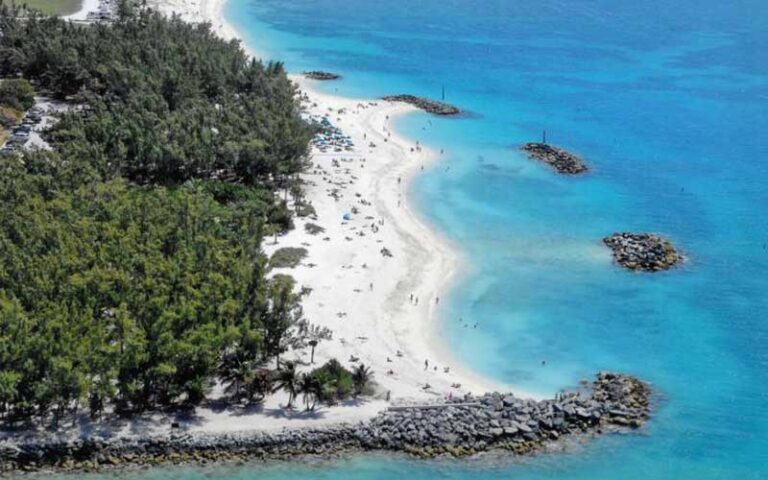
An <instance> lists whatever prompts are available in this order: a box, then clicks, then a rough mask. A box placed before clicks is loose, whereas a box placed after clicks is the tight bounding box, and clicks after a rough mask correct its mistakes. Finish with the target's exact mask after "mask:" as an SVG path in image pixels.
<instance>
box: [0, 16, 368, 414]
mask: <svg viewBox="0 0 768 480" xmlns="http://www.w3.org/2000/svg"><path fill="white" fill-rule="evenodd" d="M119 11H120V15H119V17H118V18H117V19H116V21H115V22H113V23H112V24H109V25H106V24H99V25H93V26H87V25H74V24H70V23H68V22H66V21H63V20H61V19H58V18H50V17H45V16H42V15H40V14H35V13H32V14H30V15H26V16H25V18H23V19H19V15H18V13H19V9H18V8H17V7H13V6H9V5H8V4H7V3H2V2H0V31H2V32H3V35H2V36H1V37H0V76H2V77H3V78H5V80H4V81H3V82H2V84H0V98H2V99H3V101H8V102H10V101H11V100H15V101H18V102H19V105H20V106H21V107H22V108H28V106H29V105H30V101H29V94H30V91H31V89H34V90H35V91H36V93H37V94H39V95H44V96H47V97H50V98H55V99H58V100H61V101H64V102H66V103H68V104H70V105H71V107H72V108H70V109H68V110H67V111H66V112H64V113H61V114H59V115H58V118H57V121H56V122H55V123H54V125H53V126H52V127H50V128H49V129H48V130H47V131H46V132H44V138H45V140H46V141H47V142H48V144H49V145H50V146H51V147H52V150H50V151H39V150H26V151H20V152H18V154H16V153H15V154H13V155H2V156H0V201H1V202H2V204H3V215H2V217H0V258H1V259H2V261H1V262H0V416H3V417H5V418H6V419H8V420H14V419H25V420H29V419H30V418H32V417H33V416H37V417H38V418H40V419H42V420H47V419H52V420H53V421H54V422H57V421H58V420H59V419H60V418H61V417H63V416H64V415H66V414H76V413H77V412H78V411H79V410H80V409H83V408H85V409H87V410H88V411H89V412H90V414H91V415H93V416H98V415H101V414H102V413H103V412H106V411H116V412H119V413H130V412H135V411H142V410H148V409H156V408H165V407H174V406H179V405H188V406H193V405H198V404H200V403H201V402H203V401H204V400H205V399H206V397H207V395H209V392H210V391H211V389H212V387H213V386H214V385H215V383H216V382H221V383H223V384H224V385H225V388H226V391H227V393H228V394H229V395H230V397H231V398H232V399H233V400H236V401H259V400H261V399H263V398H264V397H265V396H267V395H269V394H270V393H272V392H273V391H274V388H275V386H277V385H280V386H282V387H283V388H285V389H286V390H287V391H289V393H291V392H293V393H292V394H291V396H292V397H295V394H296V393H298V392H299V390H298V386H297V385H298V383H297V384H296V385H292V384H290V383H286V381H285V380H286V378H285V377H286V375H288V374H287V373H286V371H287V370H288V369H291V368H294V366H295V365H294V364H293V363H288V362H283V365H281V364H280V356H281V355H282V354H284V353H285V352H286V351H288V350H290V349H292V348H304V347H307V346H310V345H311V346H312V348H313V350H314V347H316V346H317V344H318V342H320V341H321V340H324V339H328V338H330V332H325V331H323V330H322V329H318V328H317V327H312V326H311V325H309V324H308V322H307V321H306V319H304V317H303V312H302V309H301V303H300V302H301V298H302V296H303V295H304V294H305V293H306V292H304V291H299V292H296V285H295V282H294V281H293V279H292V278H291V277H289V276H286V275H275V276H272V277H268V276H267V273H268V270H269V263H270V261H269V259H268V258H267V256H266V255H265V254H264V253H263V251H262V249H261V242H262V239H263V238H264V237H266V236H268V235H278V234H280V233H282V232H285V231H286V230H288V229H290V228H292V226H293V222H292V215H293V214H294V213H293V212H292V211H291V210H290V209H289V208H288V204H287V201H286V198H287V194H288V193H291V194H292V195H299V196H300V193H296V192H297V191H298V192H300V188H298V186H297V184H296V178H297V177H298V173H300V172H301V171H302V170H303V169H304V168H305V165H306V155H307V152H308V144H309V140H310V138H311V136H312V129H311V127H310V126H309V125H308V124H307V123H305V122H304V121H303V120H302V119H301V117H300V115H299V108H298V103H297V100H296V99H295V94H296V90H295V87H294V85H293V84H292V83H291V82H290V81H289V80H288V78H287V76H286V74H285V71H284V69H283V66H282V65H281V64H279V63H270V64H262V63H261V62H259V61H255V60H252V59H249V58H248V57H247V56H246V55H245V53H244V52H243V50H242V49H241V48H240V46H239V44H238V43H237V42H226V41H223V40H221V39H218V38H217V37H216V36H215V35H214V34H213V33H212V32H211V30H210V27H209V26H208V25H191V24H187V23H184V22H182V21H181V20H180V19H178V18H170V19H168V18H164V17H162V16H160V15H159V14H156V13H153V12H151V11H148V10H137V9H133V8H130V5H129V4H127V3H123V4H122V6H121V8H120V9H119ZM30 87H31V88H30ZM6 99H10V100H6ZM292 258H293V257H292ZM273 366H277V368H278V371H273V368H274V367H273ZM323 368H325V367H323ZM342 370H343V369H342ZM344 371H346V370H344ZM339 372H341V371H336V373H334V374H330V373H329V374H328V375H325V374H323V375H325V376H322V378H321V376H320V374H319V373H318V374H317V375H315V373H314V372H312V373H310V375H314V377H316V378H318V379H319V380H322V381H321V382H320V385H321V387H322V389H326V388H331V387H328V385H335V387H333V388H336V389H337V390H336V391H337V395H335V396H328V395H325V394H324V393H322V392H325V390H322V391H320V392H321V393H322V394H320V395H316V398H317V399H318V400H323V401H325V400H329V399H338V398H341V397H339V395H338V388H340V387H339V385H340V384H341V383H344V382H342V380H343V378H345V377H344V375H343V372H342V373H339ZM349 375H350V376H351V375H352V373H349ZM334 382H335V383H334ZM351 382H352V385H353V387H350V389H351V390H350V391H357V390H359V388H357V387H354V385H355V383H354V380H351ZM344 385H346V383H344ZM294 387H295V388H296V389H297V390H296V391H293V388H294ZM302 392H303V390H302ZM312 395H315V394H314V393H313V394H312ZM308 398H309V397H308ZM291 400H293V398H292V399H291Z"/></svg>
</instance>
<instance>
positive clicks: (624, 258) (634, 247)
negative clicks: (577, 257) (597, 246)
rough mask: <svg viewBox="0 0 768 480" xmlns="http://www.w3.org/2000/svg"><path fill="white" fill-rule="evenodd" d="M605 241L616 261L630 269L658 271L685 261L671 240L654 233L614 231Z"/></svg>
mask: <svg viewBox="0 0 768 480" xmlns="http://www.w3.org/2000/svg"><path fill="white" fill-rule="evenodd" d="M603 243H605V244H606V245H607V246H608V247H609V248H610V249H611V250H613V259H614V260H615V261H616V263H618V264H619V265H621V266H623V267H625V268H628V269H630V270H642V271H646V272H656V271H659V270H667V269H669V268H672V267H673V266H675V265H676V264H678V263H680V262H682V261H683V256H682V255H680V253H678V251H677V250H675V247H674V246H672V243H671V242H670V241H669V240H667V239H665V238H663V237H660V236H659V235H655V234H653V233H628V232H623V233H614V234H613V235H610V236H608V237H605V238H604V239H603Z"/></svg>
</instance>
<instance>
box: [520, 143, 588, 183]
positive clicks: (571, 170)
mask: <svg viewBox="0 0 768 480" xmlns="http://www.w3.org/2000/svg"><path fill="white" fill-rule="evenodd" d="M520 149H521V150H523V151H524V152H527V153H528V156H529V157H530V158H534V159H536V160H539V161H542V162H544V163H546V164H547V165H550V166H552V167H554V169H555V170H557V172H558V173H562V174H566V175H577V174H580V173H584V172H586V171H587V166H586V165H585V164H584V162H583V161H582V160H581V158H579V157H577V156H576V155H574V154H573V153H571V152H568V151H565V150H563V149H561V148H557V147H553V146H551V145H548V144H546V143H526V144H525V145H523V146H522V147H520Z"/></svg>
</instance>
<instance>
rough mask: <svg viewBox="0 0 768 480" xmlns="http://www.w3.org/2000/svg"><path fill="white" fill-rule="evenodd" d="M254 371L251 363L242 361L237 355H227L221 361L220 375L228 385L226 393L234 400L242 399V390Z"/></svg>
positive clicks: (225, 388) (225, 389)
mask: <svg viewBox="0 0 768 480" xmlns="http://www.w3.org/2000/svg"><path fill="white" fill-rule="evenodd" d="M252 369H253V368H252V365H251V363H250V362H244V361H242V360H241V359H240V358H239V356H238V355H237V354H236V353H230V354H226V355H224V357H223V358H222V359H221V364H220V365H219V374H220V376H221V380H222V381H223V382H224V383H225V384H226V387H224V392H225V393H226V394H227V395H229V396H230V397H232V399H233V400H235V401H237V400H239V399H240V395H241V389H242V388H243V386H245V384H246V383H247V379H248V376H249V375H250V374H251V371H252Z"/></svg>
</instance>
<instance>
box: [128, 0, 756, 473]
mask: <svg viewBox="0 0 768 480" xmlns="http://www.w3.org/2000/svg"><path fill="white" fill-rule="evenodd" d="M669 3H670V2H667V1H657V0H651V1H639V2H614V1H608V0H605V1H597V0H579V1H563V0H560V1H555V0H536V1H534V0H517V1H514V2H512V1H501V0H497V1H493V0H466V1H458V0H452V1H444V0H420V1H417V2H413V1H406V0H382V1H379V2H368V1H358V2H348V1H342V0H292V1H290V2H288V1H285V0H230V4H229V5H228V7H227V16H228V18H229V19H230V21H231V22H232V23H233V24H234V25H235V26H236V27H237V28H238V29H239V30H240V31H241V32H243V33H244V35H245V37H246V41H247V43H250V44H252V45H254V46H255V47H256V48H257V49H258V50H259V51H262V52H267V53H268V54H269V55H270V56H273V57H275V58H281V59H283V60H285V61H286V62H287V66H288V68H289V70H291V71H302V70H305V69H325V70H330V71H337V72H340V73H342V74H344V79H343V80H342V81H340V82H334V83H329V84H327V85H326V86H325V87H324V88H325V89H326V90H327V91H329V92H334V91H336V90H338V92H339V93H340V94H344V95H350V96H365V97H377V96H381V95H385V94H391V93H401V92H408V93H415V94H421V95H428V96H432V97H439V96H440V93H441V89H442V87H443V86H445V90H446V100H447V101H450V102H452V103H455V104H457V105H459V106H460V107H462V108H464V109H466V110H467V111H469V112H470V113H471V114H470V115H467V116H466V118H462V119H453V120H449V119H437V118H432V117H428V116H426V115H422V114H417V115H411V116H409V117H407V118H405V119H403V120H401V121H400V123H399V125H398V127H399V129H400V130H401V131H402V132H403V133H406V134H407V135H409V136H410V137H411V138H413V139H418V140H420V141H422V142H424V143H426V144H428V145H430V146H432V147H433V148H445V149H446V151H447V153H446V155H445V156H444V159H443V160H442V161H441V162H439V163H438V164H436V165H434V166H433V167H431V168H428V169H427V171H426V172H425V173H424V174H423V175H421V176H420V177H419V178H418V179H417V181H416V182H414V184H413V186H412V191H411V195H412V198H413V199H414V200H415V201H416V202H417V203H418V207H419V210H420V213H421V214H422V215H423V216H424V218H425V220H427V221H429V222H432V223H433V224H434V225H435V227H436V228H437V229H438V230H439V231H440V232H441V233H443V234H444V235H446V236H447V237H448V238H450V240H451V241H453V242H455V243H456V244H457V245H458V246H459V248H460V249H461V250H462V251H463V252H464V254H465V255H466V256H467V259H468V260H469V264H470V266H471V267H470V270H469V271H468V272H466V273H465V275H464V276H463V277H462V278H461V279H460V280H459V281H458V282H457V284H456V286H455V288H454V290H453V291H452V292H451V293H450V295H448V296H446V295H444V298H446V297H447V300H448V301H445V302H441V303H443V304H444V305H443V306H442V312H441V313H442V315H443V318H444V323H445V329H444V331H445V341H446V342H448V344H449V345H450V346H451V348H452V350H453V351H454V352H455V353H456V355H457V357H458V358H459V359H460V360H462V361H464V362H466V363H467V364H468V365H470V366H471V367H472V368H473V369H475V370H476V371H478V372H480V373H483V374H485V375H488V376H491V377H493V378H496V379H499V380H502V381H505V382H509V383H511V384H513V385H519V386H520V387H522V388H523V389H525V390H531V391H540V392H545V393H552V392H555V391H557V390H558V389H560V388H563V387H567V386H572V385H574V384H576V382H578V380H579V379H581V378H585V377H589V376H590V375H591V374H592V373H593V372H595V371H597V370H600V369H616V370H622V371H627V372H631V373H635V374H637V375H639V376H641V377H643V378H644V379H647V380H649V381H650V382H652V383H653V384H654V385H655V386H656V388H657V389H658V390H659V391H660V392H661V397H662V400H661V405H660V409H659V411H658V414H657V416H656V417H655V419H654V420H653V422H651V424H650V425H649V426H648V428H647V429H646V430H645V433H644V434H643V435H630V436H615V437H606V438H601V439H599V440H597V441H595V442H592V443H590V444H588V445H586V446H584V447H582V448H574V449H573V450H574V452H573V453H572V454H566V455H544V456H540V457H537V458H535V459H529V460H525V461H523V462H520V463H505V464H501V465H498V464H495V465H488V464H487V462H486V463H484V462H478V461H471V462H455V461H441V462H415V461H411V460H407V459H399V458H398V459H393V458H390V457H382V456H372V457H365V458H353V459H346V460H341V461H338V462H324V463H321V464H318V465H295V464H291V465H277V466H272V467H266V468H264V467H255V466H249V467H247V468H226V469H218V470H216V469H214V470H206V471H201V470H186V469H185V470H178V469H176V470H161V471H158V472H157V473H152V474H151V475H149V474H146V475H143V476H140V478H142V479H149V478H152V479H155V478H158V479H159V478H184V479H198V478H217V479H227V480H234V479H251V478H254V479H255V478H260V479H282V478H341V479H347V478H349V479H378V478H392V477H394V476H405V475H407V476H408V477H409V478H411V479H414V480H416V479H422V478H473V479H483V480H485V479H496V478H510V477H513V476H514V477H515V478H519V479H538V478H549V479H552V478H556V479H587V478H589V479H593V480H598V479H615V478H624V479H635V478H637V479H640V478H654V479H656V478H675V479H707V480H708V479H720V478H722V479H730V478H741V479H758V478H768V433H766V432H768V415H767V414H766V411H767V409H766V407H765V405H766V400H768V381H767V380H768V374H767V373H766V372H768V368H766V367H768V346H767V345H768V341H767V340H768V326H766V320H765V312H766V307H768V300H766V295H765V291H766V290H767V289H768V274H767V273H766V267H768V250H766V244H767V243H768V219H767V218H768V217H766V215H765V209H766V208H767V207H768V189H766V188H765V185H766V181H768V166H766V165H767V164H766V160H765V159H766V158H767V157H768V141H767V140H766V134H765V131H766V127H767V126H768V53H766V52H768V48H767V47H768V33H766V32H768V3H766V2H763V1H733V2H719V1H718V2H716V1H713V0H700V1H698V2H693V1H688V0H685V1H678V2H674V3H675V5H669ZM544 129H546V130H547V134H548V139H549V140H550V141H551V142H552V143H555V144H558V145H560V146H564V147H566V148H568V149H570V150H573V151H576V152H578V153H580V154H581V155H582V156H583V157H584V158H585V159H586V160H587V162H588V163H589V165H590V166H591V167H592V172H591V173H590V174H588V175H587V176H585V177H579V178H568V177H560V176H557V175H555V174H554V173H552V172H551V171H549V170H547V169H546V168H545V167H543V166H541V165H537V164H535V163H533V162H531V161H529V160H527V159H525V158H524V157H523V156H522V155H520V154H519V153H518V152H517V151H516V150H515V146H516V145H519V144H520V143H522V142H526V141H532V140H538V139H539V138H540V137H541V132H542V130H544ZM617 230H646V231H655V232H660V233H663V234H665V235H668V236H669V237H671V238H672V239H673V240H674V242H675V243H676V244H677V245H678V246H679V247H680V248H681V249H683V251H684V252H685V253H686V255H687V256H688V257H689V261H688V262H687V264H686V265H685V266H684V267H682V268H679V269H675V270H673V271H670V272H666V273H661V274H656V275H643V274H633V273H628V272H625V271H623V270H620V269H619V268H617V267H615V266H614V265H612V264H611V261H610V255H609V252H608V250H607V249H606V248H604V247H603V246H602V245H601V243H600V239H601V238H602V237H603V236H605V235H607V234H610V233H612V232H613V231H617ZM459 319H462V320H459ZM475 323H477V324H478V326H477V328H472V326H473V325H474V324H475ZM464 324H468V327H464ZM542 361H546V365H542ZM490 463H495V462H490Z"/></svg>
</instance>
